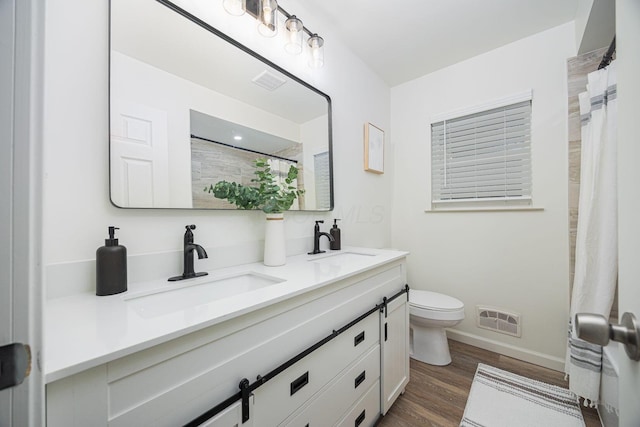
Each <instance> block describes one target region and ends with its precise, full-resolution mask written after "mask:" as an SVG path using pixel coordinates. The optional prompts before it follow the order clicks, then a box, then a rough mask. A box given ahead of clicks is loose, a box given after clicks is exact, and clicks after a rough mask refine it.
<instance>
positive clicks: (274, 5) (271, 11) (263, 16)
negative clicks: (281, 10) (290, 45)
mask: <svg viewBox="0 0 640 427" xmlns="http://www.w3.org/2000/svg"><path fill="white" fill-rule="evenodd" d="M258 5H259V7H260V10H259V15H258V32H259V33H260V34H262V35H263V36H265V37H273V36H275V35H276V34H278V2H277V1H276V0H261V1H260V2H258Z"/></svg>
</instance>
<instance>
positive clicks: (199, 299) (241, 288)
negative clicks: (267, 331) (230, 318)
mask: <svg viewBox="0 0 640 427" xmlns="http://www.w3.org/2000/svg"><path fill="white" fill-rule="evenodd" d="M282 282H284V279H281V278H279V277H274V276H269V275H266V274H261V273H255V272H244V273H238V274H233V275H229V276H221V277H215V276H213V277H212V276H204V277H201V278H197V279H188V280H186V281H184V282H182V283H178V284H176V282H172V284H171V285H170V286H164V287H162V288H160V289H155V290H152V291H145V292H138V293H133V294H128V295H125V296H123V300H125V301H126V303H127V305H128V306H129V307H131V308H133V309H134V310H135V311H136V312H137V313H138V314H140V315H141V316H142V317H157V316H162V315H165V314H169V313H173V312H176V311H182V310H185V309H189V308H192V307H197V306H200V305H203V304H207V303H210V302H213V301H217V300H221V299H223V298H228V297H232V296H235V295H239V294H244V293H247V292H251V291H255V290H258V289H261V288H265V287H267V286H271V285H275V284H277V283H282Z"/></svg>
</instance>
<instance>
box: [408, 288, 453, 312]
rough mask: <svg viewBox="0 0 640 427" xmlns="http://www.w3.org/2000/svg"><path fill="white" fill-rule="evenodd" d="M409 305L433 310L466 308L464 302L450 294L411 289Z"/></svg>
mask: <svg viewBox="0 0 640 427" xmlns="http://www.w3.org/2000/svg"><path fill="white" fill-rule="evenodd" d="M409 305H410V306H413V307H415V308H421V309H425V310H432V311H459V310H462V309H464V303H463V302H462V301H460V300H459V299H457V298H454V297H451V296H449V295H444V294H439V293H437V292H430V291H418V290H413V289H412V290H411V291H410V292H409Z"/></svg>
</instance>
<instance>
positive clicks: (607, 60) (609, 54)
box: [598, 36, 616, 70]
mask: <svg viewBox="0 0 640 427" xmlns="http://www.w3.org/2000/svg"><path fill="white" fill-rule="evenodd" d="M615 52H616V36H613V40H612V41H611V44H610V45H609V49H607V53H605V54H604V56H603V57H602V62H600V65H598V70H601V69H603V68H604V67H606V66H607V65H609V64H610V63H611V60H612V59H613V54H614V53H615Z"/></svg>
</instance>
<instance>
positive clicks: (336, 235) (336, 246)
mask: <svg viewBox="0 0 640 427" xmlns="http://www.w3.org/2000/svg"><path fill="white" fill-rule="evenodd" d="M338 221H340V219H334V220H333V227H331V230H329V234H331V237H333V240H332V241H330V242H329V249H331V250H332V251H339V250H340V248H341V243H340V229H339V228H338Z"/></svg>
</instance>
